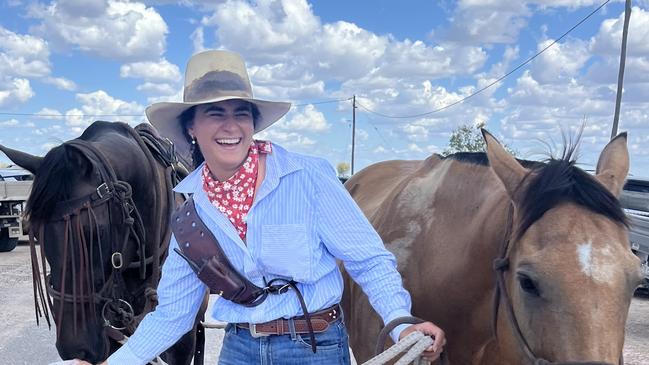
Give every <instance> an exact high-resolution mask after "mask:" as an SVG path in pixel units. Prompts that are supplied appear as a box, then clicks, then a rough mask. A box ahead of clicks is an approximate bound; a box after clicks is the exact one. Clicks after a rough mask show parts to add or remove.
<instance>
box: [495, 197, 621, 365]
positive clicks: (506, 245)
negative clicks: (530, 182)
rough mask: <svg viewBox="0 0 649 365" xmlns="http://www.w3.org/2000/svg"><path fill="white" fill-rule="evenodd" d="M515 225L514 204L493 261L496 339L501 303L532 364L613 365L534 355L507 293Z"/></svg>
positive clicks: (519, 343)
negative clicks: (558, 360) (507, 273)
mask: <svg viewBox="0 0 649 365" xmlns="http://www.w3.org/2000/svg"><path fill="white" fill-rule="evenodd" d="M513 224H514V206H513V203H512V204H510V205H509V209H508V213H507V230H506V233H505V237H506V238H505V240H503V244H502V245H501V247H500V255H499V257H497V258H496V259H494V260H493V269H494V271H495V273H496V290H495V292H494V305H493V313H492V327H493V332H494V337H497V330H498V309H499V305H500V302H501V298H502V302H503V304H504V309H505V313H506V314H507V319H508V320H509V324H510V326H511V328H512V332H513V334H514V337H515V338H516V341H517V342H518V345H519V347H520V349H521V350H522V351H523V353H524V354H525V357H527V359H528V361H529V363H530V364H534V365H613V364H610V363H606V362H600V361H561V362H553V361H549V360H546V359H544V358H541V357H537V356H536V355H535V354H534V351H532V349H531V348H530V345H529V344H528V342H527V340H525V336H524V335H523V331H522V330H521V328H520V326H519V324H518V320H517V319H516V314H515V312H514V306H513V304H512V300H511V297H510V296H509V293H508V292H507V286H506V284H505V271H507V270H509V249H510V247H511V245H510V244H511V240H512V234H513ZM623 364H624V360H623V357H622V355H620V361H619V365H623Z"/></svg>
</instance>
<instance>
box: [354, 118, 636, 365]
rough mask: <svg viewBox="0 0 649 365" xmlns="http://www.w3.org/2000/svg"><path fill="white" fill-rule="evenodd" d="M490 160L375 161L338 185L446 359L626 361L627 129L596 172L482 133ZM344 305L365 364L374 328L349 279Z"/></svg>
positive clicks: (568, 156) (470, 156)
mask: <svg viewBox="0 0 649 365" xmlns="http://www.w3.org/2000/svg"><path fill="white" fill-rule="evenodd" d="M483 136H484V138H485V141H486V151H487V152H486V154H480V153H460V154H455V155H450V156H447V157H440V156H437V155H433V156H431V157H429V158H428V159H426V160H424V161H388V162H382V163H378V164H375V165H372V166H370V167H367V168H366V169H364V170H362V171H361V172H359V173H357V174H356V175H354V176H353V177H352V178H351V179H350V180H349V181H348V182H347V183H346V184H345V186H346V187H347V189H348V190H349V191H350V193H351V194H352V196H353V197H354V199H355V200H356V202H357V203H358V204H359V206H360V207H361V209H362V210H363V212H364V213H365V215H366V216H367V218H368V219H369V220H370V222H371V223H372V224H373V225H374V227H375V228H376V229H377V231H378V233H379V234H380V235H381V237H382V238H383V240H384V242H385V244H386V247H387V248H388V249H389V250H390V251H392V252H393V253H394V254H395V256H396V258H397V263H398V269H399V271H400V272H401V274H402V276H403V280H404V285H405V286H406V288H407V289H408V290H409V291H410V293H411V294H412V313H413V314H414V315H415V316H417V317H420V318H423V319H426V320H430V321H433V322H434V323H436V324H438V325H439V326H440V327H441V328H443V329H444V330H445V332H446V335H447V340H448V342H447V345H446V346H445V352H446V353H447V355H448V360H449V362H450V363H451V364H484V365H493V364H498V365H508V364H511V365H514V364H516V365H520V364H534V365H540V364H544V365H545V364H622V363H623V361H622V347H623V344H624V328H625V327H624V326H625V322H626V318H627V314H628V309H629V305H630V301H631V298H632V295H633V291H634V289H635V288H636V286H637V285H638V284H639V283H640V279H641V276H640V264H639V261H638V259H637V258H636V257H635V256H634V255H633V254H632V252H631V250H630V247H629V241H628V236H627V225H626V218H625V215H624V212H623V211H622V209H621V208H620V205H619V202H618V200H617V197H618V196H619V194H620V192H621V190H622V186H623V184H624V180H625V178H626V175H627V173H628V169H629V156H628V151H627V145H626V134H620V135H619V136H617V137H616V138H614V139H613V140H612V141H610V142H609V143H608V145H607V146H606V147H605V148H604V150H603V151H602V152H601V155H600V157H599V161H598V164H597V170H596V175H595V176H591V175H589V174H588V173H586V172H584V171H583V170H580V169H579V168H577V167H576V166H575V163H574V161H573V160H572V156H573V154H574V147H568V148H565V149H564V155H563V157H562V158H558V159H549V160H548V161H547V162H545V163H540V162H529V161H527V162H526V161H518V160H516V159H515V158H514V157H513V156H511V155H510V154H509V153H508V152H507V151H506V150H505V149H504V148H503V147H502V146H501V145H500V144H499V143H498V142H497V140H496V139H495V138H494V137H493V136H491V135H490V134H489V133H488V132H486V131H484V132H483ZM345 281H346V282H345V288H346V291H345V293H344V296H343V306H344V310H345V314H346V317H347V322H348V324H349V327H350V342H351V345H352V349H353V351H354V354H355V356H356V359H357V360H359V363H360V362H362V361H365V360H366V359H367V358H369V357H371V355H372V354H371V349H372V343H371V342H372V341H373V340H374V339H376V338H377V337H378V333H379V330H380V328H381V322H380V319H379V318H378V316H377V315H376V314H375V313H374V312H373V311H372V310H371V307H370V306H369V303H368V301H367V298H366V297H365V296H364V294H363V293H362V292H361V290H360V288H359V287H358V286H356V285H355V284H354V283H353V281H352V280H349V277H348V276H346V277H345Z"/></svg>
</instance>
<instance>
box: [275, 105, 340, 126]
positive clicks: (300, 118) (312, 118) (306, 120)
mask: <svg viewBox="0 0 649 365" xmlns="http://www.w3.org/2000/svg"><path fill="white" fill-rule="evenodd" d="M279 126H281V127H282V128H283V129H289V130H293V131H312V132H324V131H327V130H328V129H329V127H330V125H329V123H327V119H326V118H325V116H324V114H322V113H321V112H320V111H318V110H317V109H316V108H315V107H314V106H313V105H311V104H309V105H307V106H305V107H304V111H302V112H297V113H294V114H293V115H292V116H291V119H290V120H286V119H284V120H282V121H281V122H280V123H279Z"/></svg>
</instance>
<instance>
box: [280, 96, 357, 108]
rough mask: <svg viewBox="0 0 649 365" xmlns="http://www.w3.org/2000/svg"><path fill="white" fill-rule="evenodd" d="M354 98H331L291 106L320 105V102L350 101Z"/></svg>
mask: <svg viewBox="0 0 649 365" xmlns="http://www.w3.org/2000/svg"><path fill="white" fill-rule="evenodd" d="M349 100H352V98H345V99H331V100H323V101H314V102H313V103H303V104H293V105H291V107H293V108H294V107H298V106H307V105H320V104H331V103H340V102H342V101H349Z"/></svg>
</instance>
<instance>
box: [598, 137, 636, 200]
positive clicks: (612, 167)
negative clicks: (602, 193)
mask: <svg viewBox="0 0 649 365" xmlns="http://www.w3.org/2000/svg"><path fill="white" fill-rule="evenodd" d="M626 140H627V137H626V132H624V133H620V134H618V135H617V136H616V137H615V138H613V139H612V140H611V141H610V142H609V143H608V144H607V145H606V147H604V150H603V151H602V153H601V154H600V155H599V160H598V161H597V170H595V174H596V176H595V177H596V178H597V180H599V182H600V183H602V185H604V186H605V187H606V188H607V189H608V190H609V191H610V192H611V194H613V195H614V196H616V197H619V196H620V194H621V193H622V188H623V187H624V181H625V180H626V176H627V174H628V173H629V150H628V148H627V145H626Z"/></svg>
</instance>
